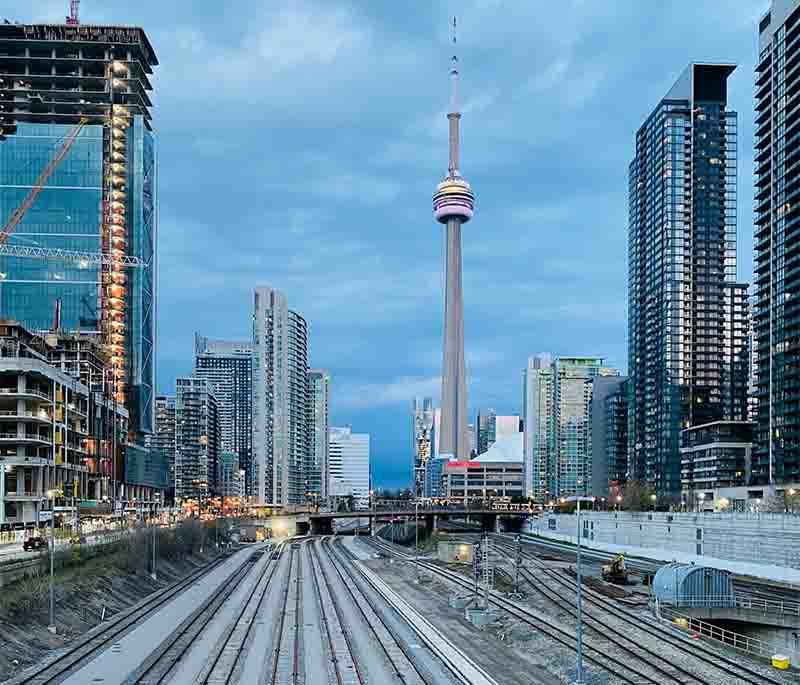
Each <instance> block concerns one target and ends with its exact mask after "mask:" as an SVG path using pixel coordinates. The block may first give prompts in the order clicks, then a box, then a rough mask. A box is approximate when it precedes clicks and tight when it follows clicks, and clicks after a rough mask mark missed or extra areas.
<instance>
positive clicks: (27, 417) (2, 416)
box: [0, 409, 53, 424]
mask: <svg viewBox="0 0 800 685" xmlns="http://www.w3.org/2000/svg"><path fill="white" fill-rule="evenodd" d="M0 421H38V422H39V423H45V424H50V423H52V422H53V419H52V418H51V417H50V416H49V415H48V414H46V413H44V412H33V411H26V412H23V413H20V412H18V411H15V410H13V409H3V410H0Z"/></svg>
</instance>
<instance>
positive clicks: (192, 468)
mask: <svg viewBox="0 0 800 685" xmlns="http://www.w3.org/2000/svg"><path fill="white" fill-rule="evenodd" d="M221 443H222V440H221V435H220V424H219V405H218V404H217V399H216V397H215V396H214V390H213V388H212V387H211V384H210V383H209V382H208V381H207V380H206V379H205V378H194V377H191V378H178V379H177V381H176V382H175V497H176V498H181V499H186V498H189V499H197V500H200V499H202V498H204V497H208V496H210V495H213V494H219V477H220V474H219V466H220V464H219V456H220V452H221V449H220V446H221Z"/></svg>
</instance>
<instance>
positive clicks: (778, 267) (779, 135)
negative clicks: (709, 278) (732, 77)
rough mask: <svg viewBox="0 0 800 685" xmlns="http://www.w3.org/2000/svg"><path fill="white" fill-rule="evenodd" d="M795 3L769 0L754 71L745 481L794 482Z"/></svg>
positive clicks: (799, 253) (798, 243)
mask: <svg viewBox="0 0 800 685" xmlns="http://www.w3.org/2000/svg"><path fill="white" fill-rule="evenodd" d="M798 35H800V1H798V0H773V3H772V7H771V8H770V11H769V12H767V14H766V15H765V16H764V17H763V19H762V20H761V23H760V25H759V39H758V44H759V50H760V53H759V60H758V64H757V66H756V73H755V101H756V104H755V108H756V111H755V126H756V130H755V156H754V161H755V197H754V201H755V262H756V264H755V290H756V293H755V297H756V302H755V307H754V314H753V316H754V318H755V325H754V329H755V339H756V345H757V354H756V359H757V362H756V365H755V366H756V370H755V375H756V391H757V395H756V397H757V412H756V419H757V428H756V431H755V435H754V449H753V456H752V464H751V467H752V471H751V482H752V483H753V484H754V485H755V484H761V485H763V484H773V483H774V484H782V483H797V482H800V345H798V330H799V328H800V270H798V268H797V265H798V264H799V263H800V239H799V238H800V189H799V188H798V179H800V173H798V160H800V148H798V146H797V131H798V126H797V123H798V121H800V117H799V116H798V110H797V107H796V93H797V87H798V83H800V72H798V70H797V69H796V68H795V66H796V64H797V60H798V58H800V44H798V40H797V37H798Z"/></svg>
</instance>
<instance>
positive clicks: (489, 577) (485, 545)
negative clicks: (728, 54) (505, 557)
mask: <svg viewBox="0 0 800 685" xmlns="http://www.w3.org/2000/svg"><path fill="white" fill-rule="evenodd" d="M491 544H492V541H491V540H490V539H489V535H488V533H484V534H483V538H482V539H481V548H482V549H481V557H482V558H481V561H482V562H483V563H482V569H481V570H482V573H481V576H482V580H483V592H484V594H483V604H484V609H486V610H487V611H488V610H489V592H491V589H492V587H493V586H494V567H493V566H492V560H491V558H490V557H491V553H492V550H491Z"/></svg>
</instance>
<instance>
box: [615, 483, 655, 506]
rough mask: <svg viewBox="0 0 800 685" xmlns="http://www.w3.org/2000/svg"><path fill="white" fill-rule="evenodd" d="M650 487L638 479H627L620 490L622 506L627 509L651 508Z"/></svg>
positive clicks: (651, 493)
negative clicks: (621, 490)
mask: <svg viewBox="0 0 800 685" xmlns="http://www.w3.org/2000/svg"><path fill="white" fill-rule="evenodd" d="M651 495H653V491H652V489H650V488H649V487H647V485H645V484H644V483H642V482H641V481H638V480H632V481H628V482H627V483H626V484H625V489H624V490H623V492H622V508H623V509H627V510H628V511H647V510H648V509H652V508H653V501H652V499H651Z"/></svg>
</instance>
